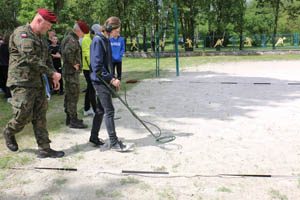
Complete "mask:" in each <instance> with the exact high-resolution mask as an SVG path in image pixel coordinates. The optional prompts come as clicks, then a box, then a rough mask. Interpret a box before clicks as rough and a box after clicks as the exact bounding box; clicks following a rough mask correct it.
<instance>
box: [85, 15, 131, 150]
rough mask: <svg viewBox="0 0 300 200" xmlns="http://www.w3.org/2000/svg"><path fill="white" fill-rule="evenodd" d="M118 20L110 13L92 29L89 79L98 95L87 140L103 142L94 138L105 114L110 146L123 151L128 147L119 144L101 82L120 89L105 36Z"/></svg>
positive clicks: (107, 95) (109, 97) (107, 94)
mask: <svg viewBox="0 0 300 200" xmlns="http://www.w3.org/2000/svg"><path fill="white" fill-rule="evenodd" d="M120 26H121V21H120V19H119V18H118V17H110V18H108V19H107V20H106V22H105V25H104V26H102V32H101V33H96V35H95V37H94V38H93V41H92V44H91V47H90V48H91V49H90V58H91V74H90V76H91V80H92V84H93V86H94V88H95V91H96V95H97V97H98V104H97V109H96V112H95V115H94V119H93V126H92V130H91V135H90V140H89V141H90V142H92V143H94V144H95V145H96V146H99V145H103V144H104V143H103V140H101V139H99V138H98V135H99V131H100V127H101V123H102V121H103V117H104V116H105V117H104V118H105V125H106V130H107V133H108V136H109V140H110V145H109V147H110V148H111V149H112V150H115V151H118V152H124V151H127V150H129V148H128V146H127V145H125V144H123V142H122V141H121V140H119V138H118V137H117V134H116V129H115V122H114V114H115V109H114V106H113V102H112V94H111V92H110V90H109V89H108V88H107V86H106V85H105V83H104V81H105V82H106V83H107V84H110V86H111V87H114V88H116V91H119V90H120V83H121V82H120V80H118V79H117V78H115V76H114V75H113V66H112V55H111V54H112V52H111V45H110V41H109V37H111V36H112V35H114V34H115V33H114V32H119V31H120Z"/></svg>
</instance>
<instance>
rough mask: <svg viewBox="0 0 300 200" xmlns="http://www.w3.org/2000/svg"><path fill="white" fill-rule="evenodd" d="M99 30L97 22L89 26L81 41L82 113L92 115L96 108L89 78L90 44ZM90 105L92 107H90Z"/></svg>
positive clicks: (93, 90)
mask: <svg viewBox="0 0 300 200" xmlns="http://www.w3.org/2000/svg"><path fill="white" fill-rule="evenodd" d="M100 32H101V26H100V25H99V24H94V25H93V26H92V27H91V32H90V34H85V35H84V37H83V39H82V43H81V48H82V62H83V67H82V69H83V74H84V77H85V80H86V84H87V89H86V91H85V98H84V111H83V115H84V116H88V115H94V112H95V110H96V107H97V105H96V95H95V89H94V87H93V85H92V82H91V78H90V45H91V43H92V39H93V37H94V36H95V33H100ZM91 105H92V108H91Z"/></svg>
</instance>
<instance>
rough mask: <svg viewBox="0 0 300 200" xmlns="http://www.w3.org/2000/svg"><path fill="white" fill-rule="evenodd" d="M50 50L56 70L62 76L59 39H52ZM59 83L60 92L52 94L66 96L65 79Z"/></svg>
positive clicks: (54, 91) (54, 37)
mask: <svg viewBox="0 0 300 200" xmlns="http://www.w3.org/2000/svg"><path fill="white" fill-rule="evenodd" d="M49 49H50V52H51V56H52V61H53V65H54V68H55V69H56V71H57V72H58V73H60V74H62V69H61V53H60V46H59V45H58V38H57V37H56V36H53V37H52V43H51V45H50V46H49ZM59 83H60V88H59V91H56V90H53V91H52V94H56V93H57V94H59V95H63V94H64V83H63V79H60V80H59Z"/></svg>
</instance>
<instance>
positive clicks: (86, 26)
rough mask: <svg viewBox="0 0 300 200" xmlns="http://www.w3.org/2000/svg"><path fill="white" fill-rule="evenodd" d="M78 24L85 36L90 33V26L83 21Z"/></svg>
mask: <svg viewBox="0 0 300 200" xmlns="http://www.w3.org/2000/svg"><path fill="white" fill-rule="evenodd" d="M77 24H78V26H79V27H80V29H81V31H82V32H83V33H84V34H88V33H89V32H90V29H89V26H88V25H86V23H84V22H83V21H78V22H77Z"/></svg>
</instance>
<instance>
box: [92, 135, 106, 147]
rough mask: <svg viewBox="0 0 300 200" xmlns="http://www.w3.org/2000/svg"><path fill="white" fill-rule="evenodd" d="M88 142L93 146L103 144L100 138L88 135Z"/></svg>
mask: <svg viewBox="0 0 300 200" xmlns="http://www.w3.org/2000/svg"><path fill="white" fill-rule="evenodd" d="M90 142H91V143H93V144H94V145H95V146H101V145H104V144H105V142H104V141H103V140H102V139H101V138H92V137H90Z"/></svg>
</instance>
